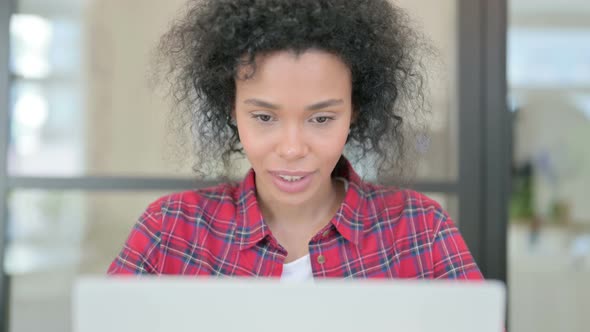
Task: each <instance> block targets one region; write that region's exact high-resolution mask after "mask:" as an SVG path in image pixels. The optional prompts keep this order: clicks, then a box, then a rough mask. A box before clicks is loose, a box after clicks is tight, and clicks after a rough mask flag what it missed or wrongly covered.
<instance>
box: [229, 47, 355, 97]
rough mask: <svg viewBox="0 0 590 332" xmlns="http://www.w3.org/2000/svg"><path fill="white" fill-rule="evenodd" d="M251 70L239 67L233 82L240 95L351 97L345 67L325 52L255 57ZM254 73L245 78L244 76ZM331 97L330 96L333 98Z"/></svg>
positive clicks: (337, 58)
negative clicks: (253, 70) (252, 71)
mask: <svg viewBox="0 0 590 332" xmlns="http://www.w3.org/2000/svg"><path fill="white" fill-rule="evenodd" d="M255 64H256V66H255V67H249V66H242V67H241V68H240V69H239V71H238V73H239V75H238V78H237V79H236V88H237V94H238V98H239V96H240V95H246V94H260V93H263V94H265V95H269V96H276V97H277V98H279V97H287V96H289V95H294V96H299V97H300V98H301V97H305V96H307V97H310V98H313V97H314V96H319V95H321V96H322V97H336V96H338V97H347V95H350V93H351V84H352V83H351V73H350V69H349V67H348V66H347V65H346V64H345V63H344V62H343V61H342V60H341V59H340V58H339V57H337V56H335V55H333V54H330V53H328V52H325V51H319V50H308V51H305V52H303V53H301V54H295V53H294V52H290V51H281V52H274V53H270V54H266V55H259V56H257V57H256V58H255ZM253 68H255V72H254V74H253V75H252V76H249V77H248V78H244V77H246V75H248V74H250V73H251V70H252V69H253ZM333 95H334V96H333Z"/></svg>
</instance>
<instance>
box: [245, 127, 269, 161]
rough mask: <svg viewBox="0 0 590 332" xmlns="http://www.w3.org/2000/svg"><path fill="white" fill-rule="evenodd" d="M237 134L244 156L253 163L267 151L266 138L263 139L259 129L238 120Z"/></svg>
mask: <svg viewBox="0 0 590 332" xmlns="http://www.w3.org/2000/svg"><path fill="white" fill-rule="evenodd" d="M238 134H239V136H240V143H241V144H242V146H243V148H244V152H245V153H246V157H248V159H249V160H250V162H251V163H252V164H255V163H256V160H257V159H259V158H260V157H261V156H263V155H264V154H266V153H267V150H268V140H266V139H264V137H262V136H263V135H260V132H259V131H257V130H255V129H254V128H251V126H249V125H248V124H244V123H240V121H238Z"/></svg>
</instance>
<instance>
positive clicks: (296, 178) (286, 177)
mask: <svg viewBox="0 0 590 332" xmlns="http://www.w3.org/2000/svg"><path fill="white" fill-rule="evenodd" d="M279 176H280V177H281V179H283V180H286V181H298V180H301V179H302V178H303V176H289V175H279Z"/></svg>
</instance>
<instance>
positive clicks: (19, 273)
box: [0, 0, 590, 332]
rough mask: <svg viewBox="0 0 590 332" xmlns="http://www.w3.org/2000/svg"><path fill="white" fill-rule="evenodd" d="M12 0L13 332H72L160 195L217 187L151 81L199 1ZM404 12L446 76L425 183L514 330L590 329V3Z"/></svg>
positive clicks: (5, 256) (7, 162)
mask: <svg viewBox="0 0 590 332" xmlns="http://www.w3.org/2000/svg"><path fill="white" fill-rule="evenodd" d="M0 1H2V2H0V12H1V14H0V32H2V33H3V36H4V37H0V50H2V52H4V53H2V54H3V55H5V57H6V61H5V63H1V64H0V75H3V76H2V77H0V90H1V89H4V90H6V91H0V97H2V96H6V98H0V101H1V102H2V104H0V129H1V131H0V133H1V135H2V136H1V137H0V145H2V146H0V162H1V163H0V191H1V192H0V201H1V202H0V212H1V214H0V218H1V222H0V225H1V226H2V229H1V231H0V235H3V240H2V241H0V245H1V246H0V254H1V258H0V261H1V262H2V272H3V274H2V285H3V287H2V293H1V295H2V308H1V309H2V311H3V312H4V313H5V316H4V317H5V318H6V319H4V321H3V324H4V326H2V328H4V330H1V331H11V332H25V331H41V330H43V331H50V332H52V331H56V332H58V331H59V332H62V331H69V330H70V296H71V287H72V283H73V281H74V280H75V278H76V277H77V276H79V275H82V274H84V275H86V274H96V275H101V274H104V273H105V271H106V269H107V267H108V264H109V263H110V262H111V260H112V259H113V258H114V257H115V255H116V254H117V253H118V251H119V250H120V248H121V246H122V243H123V241H124V240H125V238H126V236H127V234H128V232H129V230H130V228H131V227H132V225H133V223H134V222H135V221H136V219H137V218H138V216H139V215H140V214H141V212H142V211H143V209H144V208H145V207H146V206H147V205H148V204H149V203H150V202H151V201H153V200H155V199H156V198H158V197H159V196H162V195H164V194H166V193H169V192H172V191H175V190H182V189H185V188H191V187H195V186H200V185H205V182H202V181H201V180H203V179H194V178H193V174H192V172H191V168H190V160H180V159H178V158H176V155H177V153H175V148H174V144H175V138H174V137H172V136H171V135H170V134H169V132H168V131H167V128H168V127H167V123H166V119H167V114H168V110H169V108H170V107H169V104H168V103H167V102H166V100H165V99H163V98H162V97H161V96H159V95H158V94H157V93H154V91H152V90H150V88H149V86H148V73H149V69H150V60H151V55H152V52H153V49H154V47H155V45H156V43H157V41H158V38H159V36H160V35H161V34H162V33H163V32H164V31H165V29H166V27H167V26H168V23H169V21H170V19H171V18H173V17H174V15H175V13H177V12H178V10H180V9H181V8H182V5H183V3H184V0H172V1H165V2H164V1H158V0H0ZM396 3H398V4H399V5H400V6H401V7H403V8H405V9H407V10H408V12H409V14H410V16H411V17H412V18H413V19H414V20H415V24H416V25H417V26H418V27H419V28H420V29H422V30H423V31H424V33H425V34H426V35H427V36H428V37H429V38H431V39H432V41H433V43H434V44H435V46H436V47H437V48H438V50H439V55H438V56H439V60H440V61H441V64H442V65H437V68H438V67H441V68H439V69H438V70H437V71H436V74H435V75H433V77H432V83H431V95H430V103H431V104H432V119H431V133H430V137H429V138H428V139H425V140H421V141H419V142H415V144H416V145H417V147H418V148H419V150H420V151H421V152H422V162H421V163H420V166H419V168H418V170H417V172H418V176H417V180H416V183H415V187H416V189H418V190H421V191H424V192H425V193H427V194H428V195H429V196H431V197H433V198H435V199H436V200H437V201H439V202H440V203H441V204H442V205H443V206H444V207H445V208H446V209H447V210H448V211H449V213H450V214H451V216H452V217H453V218H454V219H455V220H456V222H457V223H458V224H459V227H460V228H461V231H462V233H463V235H464V237H465V238H466V240H467V242H468V244H469V246H470V248H471V249H472V252H473V253H474V256H475V257H476V260H477V261H478V263H479V265H480V266H481V268H482V270H483V271H484V273H485V275H486V276H487V277H490V278H495V279H500V280H503V281H505V282H507V284H508V287H509V288H508V289H509V304H508V305H509V308H508V309H509V310H508V317H509V321H508V326H509V330H510V331H517V332H520V331H522V332H527V331H531V332H532V331H534V332H541V331H580V332H582V331H588V330H590V315H587V314H586V312H587V308H588V307H590V198H588V196H589V194H590V191H589V190H588V189H587V186H588V185H590V144H589V143H590V2H588V1H587V0H567V1H560V2H557V1H550V0H502V1H501V0H488V1H486V0H437V1H434V0H426V1H411V0H402V1H396ZM2 54H0V60H2V59H4V58H3V56H2ZM2 80H4V82H6V83H7V84H4V85H3V84H2ZM4 87H5V88H4ZM3 99H5V100H3ZM242 166H245V165H242ZM241 169H243V168H241ZM239 174H240V172H239V171H236V175H239Z"/></svg>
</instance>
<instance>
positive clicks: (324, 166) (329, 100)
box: [234, 50, 352, 205]
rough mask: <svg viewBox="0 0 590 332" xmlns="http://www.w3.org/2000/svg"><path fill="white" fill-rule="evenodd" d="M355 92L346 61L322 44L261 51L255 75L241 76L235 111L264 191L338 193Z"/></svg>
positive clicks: (298, 195) (283, 197)
mask: <svg viewBox="0 0 590 332" xmlns="http://www.w3.org/2000/svg"><path fill="white" fill-rule="evenodd" d="M244 70H246V71H245V72H247V69H244V68H243V69H242V73H245V72H244ZM240 77H242V76H241V75H240ZM351 95H352V83H351V74H350V70H349V69H348V67H347V65H346V64H345V63H344V62H342V61H341V60H340V59H339V58H338V57H336V56H334V55H331V54H330V53H327V52H323V51H316V50H313V51H306V52H304V53H302V54H300V55H299V56H296V55H295V54H294V53H291V52H286V51H285V52H276V53H271V54H269V55H265V56H259V57H257V59H256V72H255V74H254V76H252V77H251V78H250V79H247V80H244V79H236V104H235V109H234V115H235V118H236V121H237V126H238V132H239V136H240V142H241V143H242V145H243V147H244V151H245V153H246V156H247V158H248V160H249V161H250V163H251V164H252V167H253V169H254V171H255V172H256V186H257V190H258V192H259V194H260V193H263V196H264V197H271V198H272V199H273V200H276V201H279V202H281V203H283V204H288V205H298V204H302V203H305V202H309V201H312V200H314V199H319V198H322V195H324V194H326V193H330V192H332V185H331V178H330V175H331V173H332V170H333V169H334V167H335V166H336V163H337V162H338V160H339V158H340V156H341V155H342V151H343V149H344V145H345V143H346V139H347V136H348V133H349V128H350V124H351V118H352V101H351Z"/></svg>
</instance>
